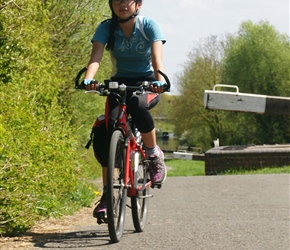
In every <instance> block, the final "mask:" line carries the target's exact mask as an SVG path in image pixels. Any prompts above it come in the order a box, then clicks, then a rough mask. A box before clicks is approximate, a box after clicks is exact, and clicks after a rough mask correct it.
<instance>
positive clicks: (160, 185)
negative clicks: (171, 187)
mask: <svg viewBox="0 0 290 250" xmlns="http://www.w3.org/2000/svg"><path fill="white" fill-rule="evenodd" d="M161 187H162V184H161V183H153V184H152V185H151V188H158V189H160V188H161Z"/></svg>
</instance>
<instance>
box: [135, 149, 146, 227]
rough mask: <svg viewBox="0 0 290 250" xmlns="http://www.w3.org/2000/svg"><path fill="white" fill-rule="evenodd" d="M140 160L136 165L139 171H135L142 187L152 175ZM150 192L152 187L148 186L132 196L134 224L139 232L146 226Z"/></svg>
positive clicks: (136, 179)
mask: <svg viewBox="0 0 290 250" xmlns="http://www.w3.org/2000/svg"><path fill="white" fill-rule="evenodd" d="M137 154H138V153H137ZM139 157H141V156H139ZM138 162H139V164H138V166H136V169H137V171H136V172H135V176H136V178H135V182H136V181H137V183H138V185H139V186H140V187H142V186H144V185H143V183H144V184H145V183H147V181H148V180H149V178H150V177H149V173H148V170H147V167H146V166H144V165H143V164H142V159H140V160H139V161H138ZM149 193H150V188H149V187H148V188H146V189H144V190H143V191H140V192H138V195H137V196H134V197H131V207H132V218H133V224H134V227H135V230H136V231H137V232H143V230H144V228H145V224H146V221H147V214H148V205H149Z"/></svg>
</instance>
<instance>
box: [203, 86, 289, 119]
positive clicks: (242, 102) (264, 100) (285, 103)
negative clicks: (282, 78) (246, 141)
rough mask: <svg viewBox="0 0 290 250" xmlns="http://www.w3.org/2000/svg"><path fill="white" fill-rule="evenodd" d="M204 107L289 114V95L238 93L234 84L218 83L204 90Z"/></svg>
mask: <svg viewBox="0 0 290 250" xmlns="http://www.w3.org/2000/svg"><path fill="white" fill-rule="evenodd" d="M216 87H227V88H235V90H236V91H235V92H231V91H217V90H216ZM204 107H205V108H207V109H213V110H227V111H240V112H253V113H259V114H275V115H290V97H280V96H267V95H256V94H247V93H240V92H239V88H238V87H237V86H234V85H222V84H218V85H215V86H214V89H213V90H205V91H204Z"/></svg>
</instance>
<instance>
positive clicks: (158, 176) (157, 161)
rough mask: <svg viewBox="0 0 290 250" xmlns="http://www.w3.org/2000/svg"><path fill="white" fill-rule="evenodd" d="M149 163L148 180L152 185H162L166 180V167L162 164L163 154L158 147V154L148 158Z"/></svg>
mask: <svg viewBox="0 0 290 250" xmlns="http://www.w3.org/2000/svg"><path fill="white" fill-rule="evenodd" d="M149 160H151V163H150V169H149V173H150V179H151V181H152V183H154V184H162V183H163V182H164V181H165V179H166V166H165V163H164V154H163V152H162V150H161V149H160V148H159V147H158V153H157V154H155V155H152V156H149Z"/></svg>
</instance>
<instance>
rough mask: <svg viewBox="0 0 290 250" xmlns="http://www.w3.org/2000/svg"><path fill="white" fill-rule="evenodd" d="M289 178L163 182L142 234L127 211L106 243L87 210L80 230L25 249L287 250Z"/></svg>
mask: <svg viewBox="0 0 290 250" xmlns="http://www.w3.org/2000/svg"><path fill="white" fill-rule="evenodd" d="M289 177H290V175H287V174H281V175H240V176H200V177H174V178H173V177H172V178H167V180H166V182H165V183H164V186H163V187H162V189H161V190H152V193H153V194H154V197H153V198H152V199H151V200H150V209H149V218H148V222H147V225H146V228H145V231H144V232H143V233H140V234H137V233H134V227H133V224H132V220H131V216H130V210H129V209H127V217H126V223H125V224H126V225H125V232H124V235H123V238H122V239H121V242H119V243H117V244H110V243H109V236H108V232H107V227H106V226H100V225H96V223H95V220H94V219H93V218H92V217H91V211H92V208H90V209H87V213H85V214H82V215H81V218H79V219H81V221H82V223H81V224H79V225H78V226H74V227H70V228H69V230H66V231H65V232H62V231H61V230H60V231H59V232H58V233H51V234H50V233H49V232H47V233H42V234H41V235H37V234H35V235H33V239H34V242H33V245H34V247H31V248H29V249H69V250H73V249H84V250H86V249H96V250H97V249H126V250H127V249H134V250H135V249H153V250H155V249H164V250H165V249H174V250H177V249H182V250H187V249H188V250H199V249H200V250H201V249H205V250H211V249H212V250H218V249H220V250H234V249H235V250H242V249H248V250H273V249H275V250H276V249H277V250H289V249H290V245H289ZM72 219H73V217H71V218H70V220H72ZM71 222H72V224H73V221H71ZM0 248H1V247H0ZM3 249H4V248H3Z"/></svg>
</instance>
